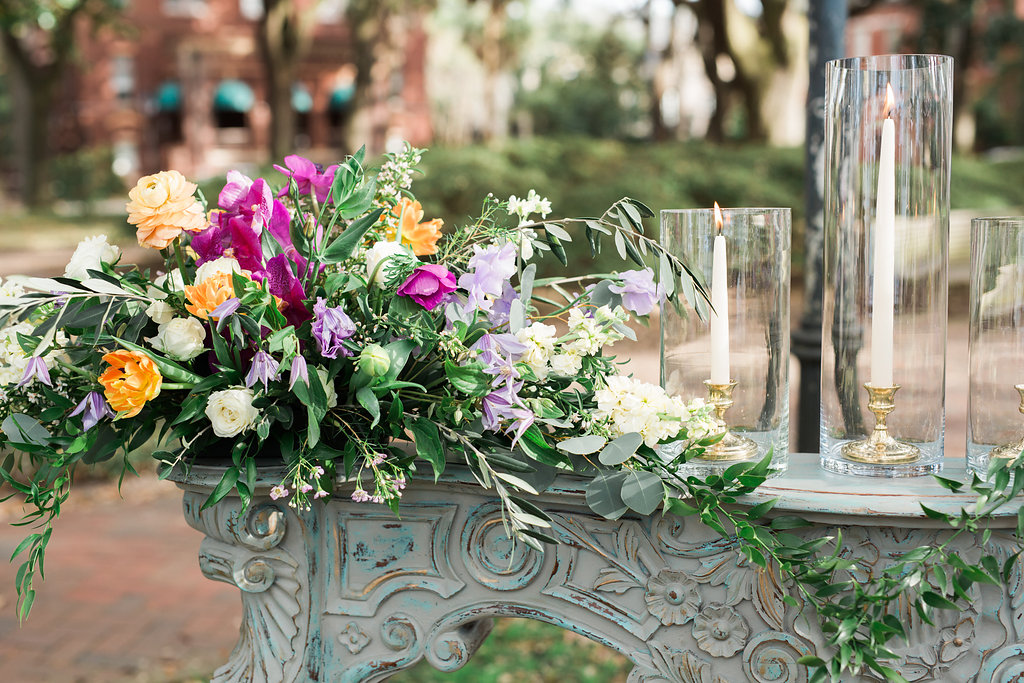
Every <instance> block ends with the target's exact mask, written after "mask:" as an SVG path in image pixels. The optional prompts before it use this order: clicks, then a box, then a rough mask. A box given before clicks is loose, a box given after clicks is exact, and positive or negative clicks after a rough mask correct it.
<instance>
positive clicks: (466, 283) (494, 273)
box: [459, 242, 517, 297]
mask: <svg viewBox="0 0 1024 683" xmlns="http://www.w3.org/2000/svg"><path fill="white" fill-rule="evenodd" d="M516 255H517V251H516V245H514V244H512V243H511V242H506V243H505V244H502V245H494V244H492V245H491V246H489V247H486V248H483V249H481V248H480V247H479V246H478V245H474V246H473V256H471V257H470V259H469V263H468V264H467V265H468V267H469V268H472V269H473V272H471V273H465V274H464V275H463V276H462V277H460V278H459V287H461V288H462V289H464V290H466V291H467V292H469V293H470V296H471V297H472V294H473V290H478V291H480V292H481V293H483V294H490V295H492V296H499V295H500V294H501V293H502V291H503V287H504V285H505V283H506V282H508V281H509V280H511V279H512V276H513V275H515V272H516Z"/></svg>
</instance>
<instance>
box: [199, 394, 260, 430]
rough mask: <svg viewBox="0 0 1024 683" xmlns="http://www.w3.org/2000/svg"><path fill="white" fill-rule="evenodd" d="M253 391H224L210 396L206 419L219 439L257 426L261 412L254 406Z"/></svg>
mask: <svg viewBox="0 0 1024 683" xmlns="http://www.w3.org/2000/svg"><path fill="white" fill-rule="evenodd" d="M252 399H253V394H252V389H242V388H237V389H224V390H223V391H215V392H213V393H212V394H210V400H209V402H208V403H207V404H206V417H208V418H210V424H212V425H213V433H214V434H216V435H217V436H219V437H222V438H224V437H229V436H236V435H238V434H241V433H242V432H244V431H245V430H246V429H251V428H252V426H253V425H254V424H256V419H257V418H258V417H259V415H260V412H259V411H258V410H256V409H255V408H254V407H253V405H252Z"/></svg>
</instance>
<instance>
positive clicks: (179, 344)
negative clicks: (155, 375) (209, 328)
mask: <svg viewBox="0 0 1024 683" xmlns="http://www.w3.org/2000/svg"><path fill="white" fill-rule="evenodd" d="M150 308H152V306H151V307H150ZM146 312H147V313H148V312H149V311H148V310H147V311H146ZM146 341H148V342H149V343H150V344H151V345H152V346H153V348H154V349H156V350H157V351H162V352H163V353H165V354H167V355H168V356H170V357H171V358H174V359H176V360H192V359H193V358H195V357H196V356H198V355H199V354H200V353H202V352H203V351H204V350H205V349H206V347H205V346H204V344H203V342H205V341H206V327H205V326H204V325H203V323H201V322H199V320H198V319H196V318H171V319H170V320H168V321H167V322H164V323H161V324H160V328H159V329H158V330H157V334H156V336H155V337H151V338H149V339H147V340H146Z"/></svg>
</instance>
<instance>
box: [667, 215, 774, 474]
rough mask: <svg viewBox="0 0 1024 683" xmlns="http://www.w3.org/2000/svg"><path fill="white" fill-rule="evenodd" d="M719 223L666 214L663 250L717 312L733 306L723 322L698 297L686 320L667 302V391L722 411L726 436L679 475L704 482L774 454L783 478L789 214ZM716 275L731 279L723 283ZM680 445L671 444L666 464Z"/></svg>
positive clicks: (730, 218) (704, 217) (738, 217)
mask: <svg viewBox="0 0 1024 683" xmlns="http://www.w3.org/2000/svg"><path fill="white" fill-rule="evenodd" d="M721 220H722V226H721V231H719V228H718V226H717V224H716V220H715V211H714V210H713V209H685V210H669V211H662V212H661V243H662V245H663V246H664V247H665V248H666V249H667V250H668V251H669V252H670V253H672V254H674V255H676V256H678V257H679V258H681V259H682V260H683V261H684V262H685V263H686V264H688V266H689V267H690V268H691V269H692V270H693V272H694V274H696V275H697V276H698V278H699V279H700V280H701V281H702V282H703V283H704V284H705V286H706V288H707V291H708V293H709V294H710V295H712V301H713V302H715V310H718V311H719V312H723V311H724V309H726V308H727V309H728V311H727V312H726V313H725V315H723V316H721V318H720V320H719V322H718V323H715V321H713V320H712V317H713V315H714V314H713V313H712V311H711V310H709V307H708V305H707V302H705V301H704V300H703V299H701V298H700V297H699V296H698V297H696V301H697V306H696V308H694V307H691V306H689V305H688V304H685V303H684V304H682V305H683V312H684V315H679V313H678V312H677V311H676V310H675V309H674V308H673V307H672V306H671V305H670V304H667V303H666V304H663V305H662V314H661V383H662V386H664V387H665V389H666V390H667V391H668V392H669V393H671V394H678V395H681V396H685V397H703V398H704V399H705V400H706V401H708V402H710V403H712V404H716V405H717V412H718V414H719V415H720V416H721V421H722V422H723V423H724V426H725V427H726V428H727V429H728V435H727V437H726V438H724V439H723V440H722V441H721V442H719V444H716V445H714V446H711V447H709V448H708V449H707V450H706V451H705V453H704V455H703V456H700V457H697V458H694V459H692V460H690V461H689V462H687V463H684V464H683V465H682V466H681V467H682V470H681V472H682V473H683V474H686V475H696V476H701V477H706V476H708V475H710V474H718V473H721V472H722V471H724V470H725V469H726V468H728V467H729V466H731V465H733V464H735V463H737V462H742V461H757V460H760V459H761V458H763V457H764V456H765V455H766V454H767V453H768V452H769V451H772V459H771V471H772V474H779V473H781V472H784V471H785V470H786V467H787V464H788V452H789V301H790V298H789V289H790V282H789V264H790V242H791V236H790V230H791V225H790V222H791V219H790V210H789V209H782V208H743V209H722V210H721ZM719 259H720V261H721V262H720V263H719V264H718V267H717V268H716V267H715V265H716V264H715V261H716V260H719ZM713 271H714V272H715V273H724V278H723V279H722V280H721V281H720V282H718V281H716V280H715V278H714V276H713ZM684 279H685V278H684ZM716 284H717V292H716ZM716 294H717V295H718V296H719V297H722V300H724V303H718V302H717V301H716V299H715V298H714V297H715V295H716ZM681 300H682V297H681ZM716 325H717V330H713V328H715V327H716ZM723 330H724V333H723ZM723 334H724V337H725V339H723ZM723 364H724V365H723ZM713 366H715V367H716V368H717V376H716V370H715V369H713ZM680 446H681V444H669V445H667V446H663V447H662V451H661V452H662V455H663V457H674V456H675V455H677V454H678V453H679V450H680Z"/></svg>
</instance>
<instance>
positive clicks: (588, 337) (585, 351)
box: [568, 306, 622, 356]
mask: <svg viewBox="0 0 1024 683" xmlns="http://www.w3.org/2000/svg"><path fill="white" fill-rule="evenodd" d="M618 322H622V318H621V316H620V315H618V311H612V310H611V309H610V308H608V307H607V306H601V307H600V308H598V309H596V310H594V311H593V315H592V316H588V315H587V314H586V313H585V312H584V310H583V309H582V308H580V307H576V308H572V309H570V310H569V336H570V337H574V339H572V341H570V342H569V344H568V348H570V349H573V350H575V351H577V352H578V353H580V354H581V355H584V356H595V355H597V354H598V353H600V352H601V349H602V348H603V347H605V346H610V345H612V344H614V343H615V342H617V341H619V340H620V339H622V334H621V333H619V332H617V331H616V330H615V329H614V328H613V327H612V325H614V324H616V323H618Z"/></svg>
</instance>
